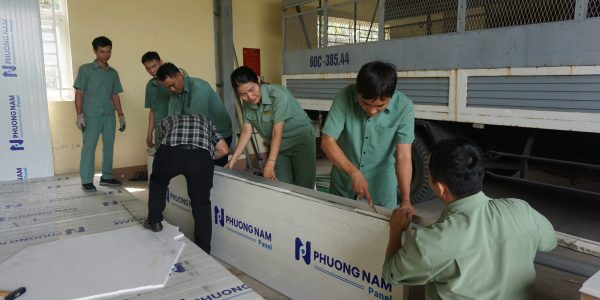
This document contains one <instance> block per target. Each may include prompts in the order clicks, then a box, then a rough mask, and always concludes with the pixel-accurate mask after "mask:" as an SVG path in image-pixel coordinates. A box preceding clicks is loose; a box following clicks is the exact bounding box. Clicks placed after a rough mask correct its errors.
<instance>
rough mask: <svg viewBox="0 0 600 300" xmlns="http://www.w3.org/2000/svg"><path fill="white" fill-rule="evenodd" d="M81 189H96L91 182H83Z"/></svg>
mask: <svg viewBox="0 0 600 300" xmlns="http://www.w3.org/2000/svg"><path fill="white" fill-rule="evenodd" d="M81 189H82V190H83V191H84V192H95V191H96V187H95V186H94V184H93V183H84V184H82V185H81Z"/></svg>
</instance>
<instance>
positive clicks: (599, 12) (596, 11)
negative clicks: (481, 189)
mask: <svg viewBox="0 0 600 300" xmlns="http://www.w3.org/2000/svg"><path fill="white" fill-rule="evenodd" d="M587 17H588V18H597V17H600V0H589V2H588V13H587Z"/></svg>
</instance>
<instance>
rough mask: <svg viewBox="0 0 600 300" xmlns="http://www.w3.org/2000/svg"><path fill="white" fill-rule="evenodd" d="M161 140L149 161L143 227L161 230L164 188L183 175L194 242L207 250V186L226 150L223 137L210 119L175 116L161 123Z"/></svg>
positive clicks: (209, 219) (208, 191) (208, 197)
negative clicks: (146, 215)
mask: <svg viewBox="0 0 600 300" xmlns="http://www.w3.org/2000/svg"><path fill="white" fill-rule="evenodd" d="M160 130H161V133H162V139H161V141H160V147H159V148H158V151H156V154H155V156H154V162H153V163H152V175H151V176H150V192H149V198H148V219H147V220H146V221H145V222H144V227H145V228H147V229H149V230H152V231H155V232H158V231H161V230H162V224H161V221H162V220H163V216H162V212H163V210H164V209H165V204H166V200H167V199H166V197H167V188H168V186H169V182H170V181H171V178H173V177H175V176H177V175H183V176H185V179H186V181H187V188H188V195H189V196H190V200H191V206H192V215H193V216H194V242H195V243H196V245H198V246H199V247H200V248H202V250H204V251H205V252H206V253H210V239H211V230H212V228H211V226H212V223H211V215H210V213H211V210H210V189H211V188H212V185H213V173H214V163H213V159H219V158H221V157H223V156H225V155H227V153H228V152H229V148H228V147H227V144H226V143H225V140H223V137H222V136H221V135H220V134H219V132H218V131H217V128H216V127H215V125H214V124H213V122H212V121H211V120H209V119H208V118H207V117H206V116H204V115H201V114H188V115H174V116H169V117H166V118H164V119H163V120H162V122H161V124H160Z"/></svg>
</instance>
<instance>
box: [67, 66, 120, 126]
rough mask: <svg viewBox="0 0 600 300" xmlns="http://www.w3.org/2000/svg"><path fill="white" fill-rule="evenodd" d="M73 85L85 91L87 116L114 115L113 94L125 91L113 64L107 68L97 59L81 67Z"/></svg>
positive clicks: (84, 102) (85, 111) (84, 109)
mask: <svg viewBox="0 0 600 300" xmlns="http://www.w3.org/2000/svg"><path fill="white" fill-rule="evenodd" d="M73 87H74V88H75V89H78V90H81V91H82V92H83V113H84V114H85V115H86V116H103V115H110V114H113V115H114V113H115V107H114V105H113V102H112V95H116V94H118V93H121V92H123V87H122V86H121V81H120V80H119V73H117V70H115V69H113V68H112V67H111V66H109V67H108V69H106V70H105V69H103V68H102V67H101V66H100V65H99V64H98V63H97V62H96V61H93V62H91V63H89V64H83V65H81V66H80V67H79V71H78V72H77V78H76V79H75V83H74V84H73Z"/></svg>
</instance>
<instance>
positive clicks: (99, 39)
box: [92, 36, 112, 50]
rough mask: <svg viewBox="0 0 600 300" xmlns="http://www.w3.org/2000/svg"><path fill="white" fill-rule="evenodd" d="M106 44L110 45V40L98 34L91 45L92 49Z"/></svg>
mask: <svg viewBox="0 0 600 300" xmlns="http://www.w3.org/2000/svg"><path fill="white" fill-rule="evenodd" d="M106 46H111V47H112V41H111V40H110V39H109V38H107V37H105V36H99V37H97V38H95V39H94V40H93V41H92V47H94V50H98V48H101V47H106Z"/></svg>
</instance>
